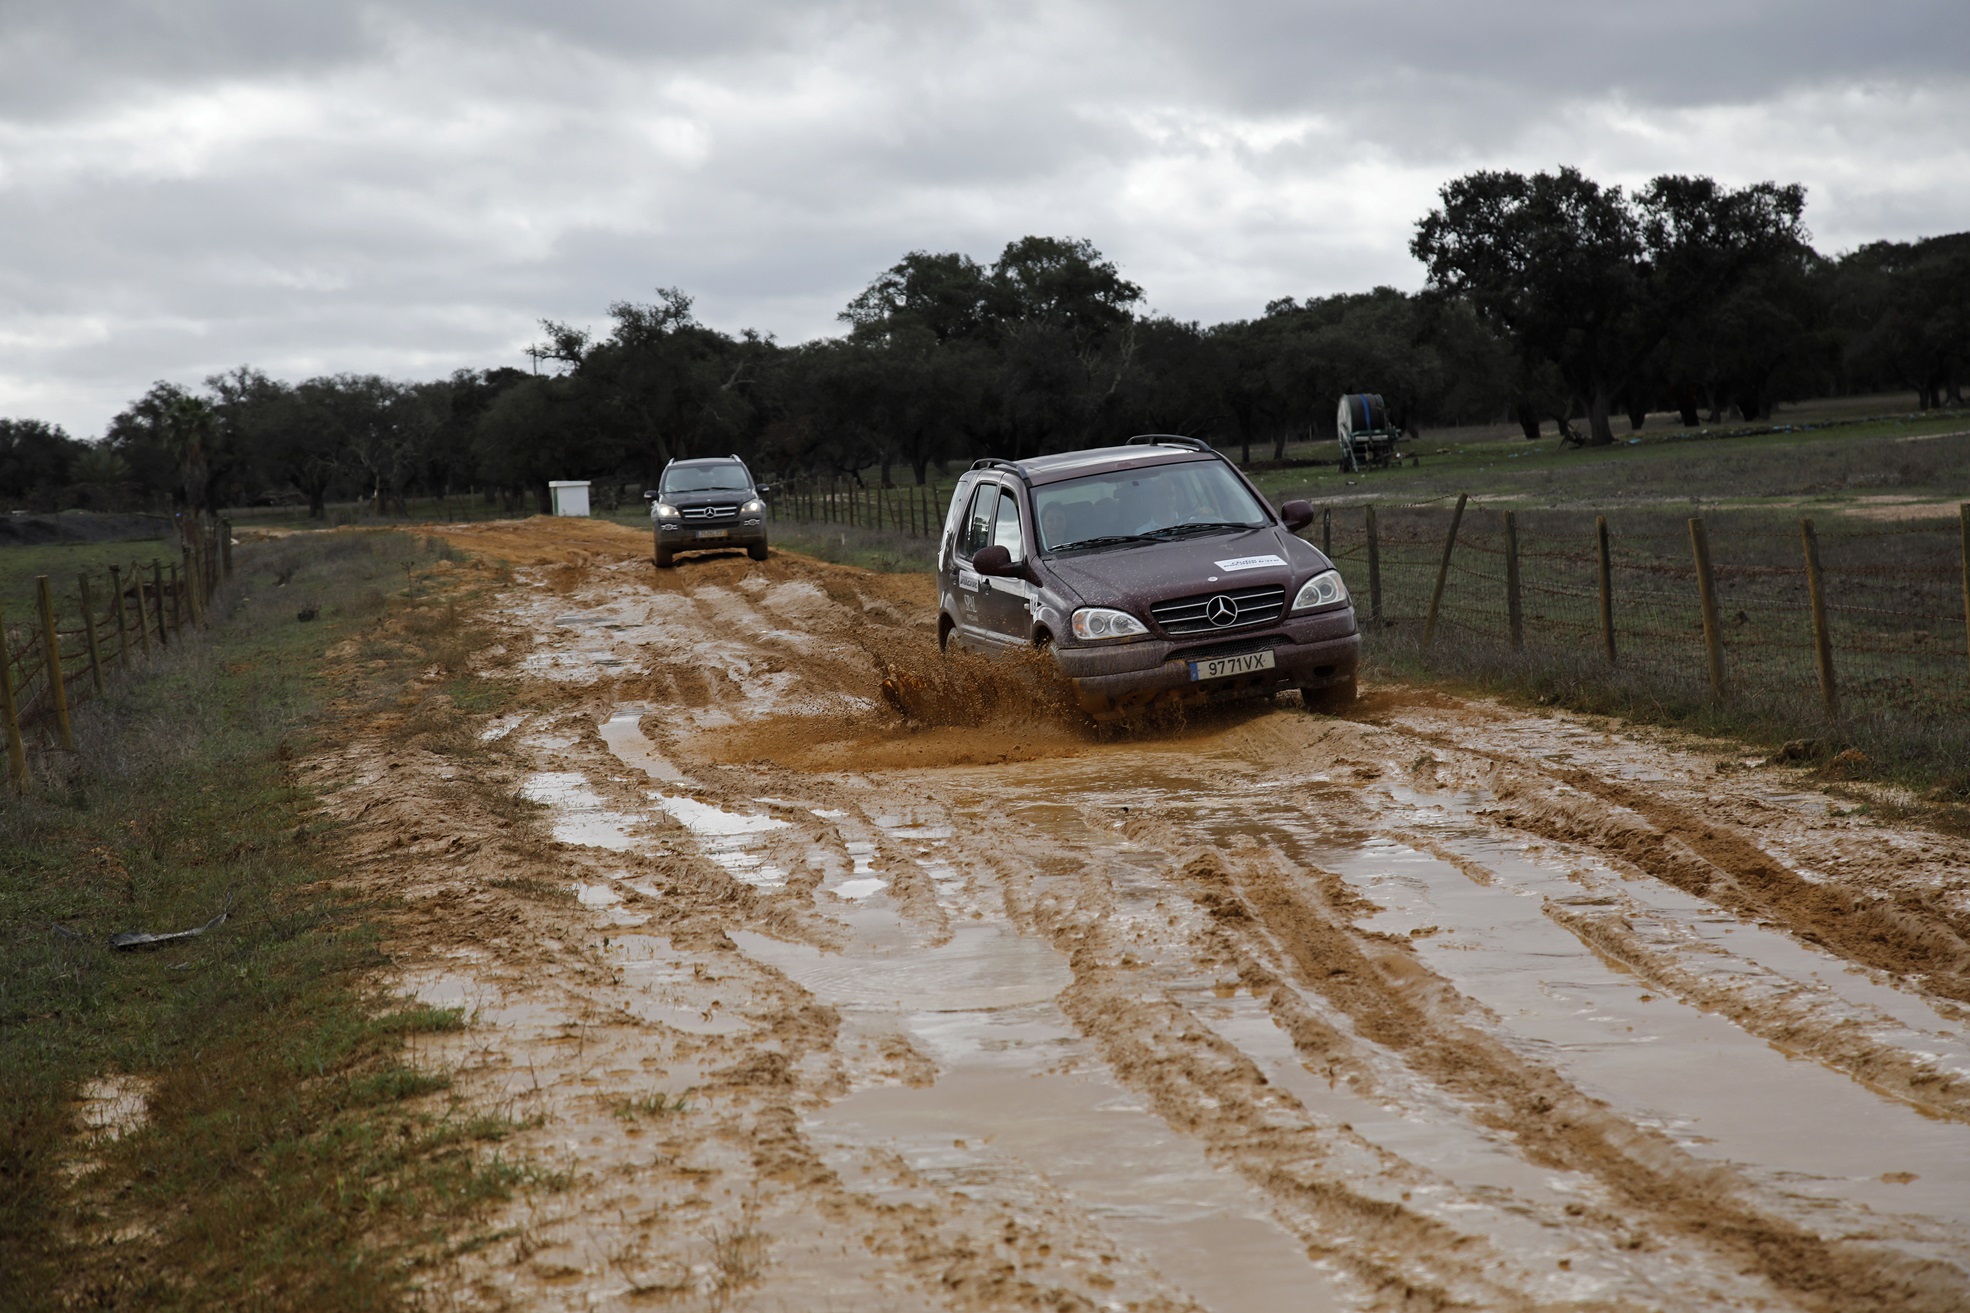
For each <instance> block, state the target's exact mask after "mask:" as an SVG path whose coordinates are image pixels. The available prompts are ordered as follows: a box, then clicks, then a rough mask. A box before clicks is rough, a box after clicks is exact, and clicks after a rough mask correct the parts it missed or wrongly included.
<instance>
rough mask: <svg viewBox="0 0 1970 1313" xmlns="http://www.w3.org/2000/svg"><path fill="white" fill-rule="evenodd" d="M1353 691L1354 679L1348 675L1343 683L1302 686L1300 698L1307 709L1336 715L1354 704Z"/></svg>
mask: <svg viewBox="0 0 1970 1313" xmlns="http://www.w3.org/2000/svg"><path fill="white" fill-rule="evenodd" d="M1355 692H1356V689H1355V681H1354V679H1353V678H1352V677H1350V678H1349V679H1348V680H1347V681H1346V682H1345V683H1341V684H1329V685H1328V686H1327V687H1325V688H1303V689H1301V690H1300V700H1301V701H1302V702H1304V703H1306V709H1307V710H1308V711H1317V712H1319V713H1320V714H1321V715H1324V716H1338V715H1340V714H1341V713H1342V712H1344V711H1346V710H1347V709H1348V708H1349V707H1351V706H1353V705H1354V699H1355Z"/></svg>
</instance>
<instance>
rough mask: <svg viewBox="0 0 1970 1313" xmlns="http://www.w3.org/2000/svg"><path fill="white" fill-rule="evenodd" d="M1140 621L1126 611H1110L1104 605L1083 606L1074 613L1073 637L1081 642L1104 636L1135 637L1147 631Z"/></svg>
mask: <svg viewBox="0 0 1970 1313" xmlns="http://www.w3.org/2000/svg"><path fill="white" fill-rule="evenodd" d="M1148 632H1149V630H1148V628H1147V627H1146V626H1144V624H1143V623H1142V621H1140V620H1138V619H1136V618H1135V617H1134V616H1132V615H1130V614H1129V613H1128V612H1127V611H1111V610H1109V609H1108V608H1107V607H1105V606H1084V607H1082V608H1081V609H1080V610H1078V611H1076V612H1075V613H1074V637H1076V638H1078V639H1080V640H1082V641H1083V642H1096V641H1099V640H1101V639H1104V638H1136V637H1139V636H1141V635H1143V634H1146V633H1148Z"/></svg>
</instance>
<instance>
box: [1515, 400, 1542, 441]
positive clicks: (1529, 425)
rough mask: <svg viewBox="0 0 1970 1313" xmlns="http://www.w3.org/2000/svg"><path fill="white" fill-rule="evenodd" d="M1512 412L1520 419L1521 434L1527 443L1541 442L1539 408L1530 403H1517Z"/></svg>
mask: <svg viewBox="0 0 1970 1313" xmlns="http://www.w3.org/2000/svg"><path fill="white" fill-rule="evenodd" d="M1512 412H1513V414H1514V415H1516V416H1517V417H1518V422H1519V432H1520V433H1523V434H1524V435H1525V440H1526V441H1527V442H1537V441H1539V408H1538V407H1537V406H1535V405H1533V404H1532V403H1531V402H1530V401H1515V402H1513V403H1512Z"/></svg>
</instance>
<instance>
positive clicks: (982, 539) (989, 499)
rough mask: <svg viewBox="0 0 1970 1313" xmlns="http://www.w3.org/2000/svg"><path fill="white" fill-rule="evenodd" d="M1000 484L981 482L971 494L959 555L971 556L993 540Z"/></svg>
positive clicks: (959, 542)
mask: <svg viewBox="0 0 1970 1313" xmlns="http://www.w3.org/2000/svg"><path fill="white" fill-rule="evenodd" d="M998 501H999V485H998V484H996V483H981V484H979V485H978V491H977V492H975V493H973V494H972V496H971V512H970V513H969V514H968V515H966V516H965V521H964V537H963V538H961V539H960V540H959V541H958V555H960V556H964V557H971V556H974V555H976V554H977V552H978V549H979V548H981V547H983V546H985V544H987V543H989V542H991V541H992V524H993V521H994V520H995V519H996V517H997V514H998Z"/></svg>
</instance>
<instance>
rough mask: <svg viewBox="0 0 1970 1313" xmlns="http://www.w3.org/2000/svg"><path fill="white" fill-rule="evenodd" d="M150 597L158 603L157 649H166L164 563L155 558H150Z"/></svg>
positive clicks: (167, 638)
mask: <svg viewBox="0 0 1970 1313" xmlns="http://www.w3.org/2000/svg"><path fill="white" fill-rule="evenodd" d="M150 597H152V601H156V603H158V647H167V645H169V643H171V639H169V637H167V635H165V629H164V562H162V560H158V558H156V556H152V558H150Z"/></svg>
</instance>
